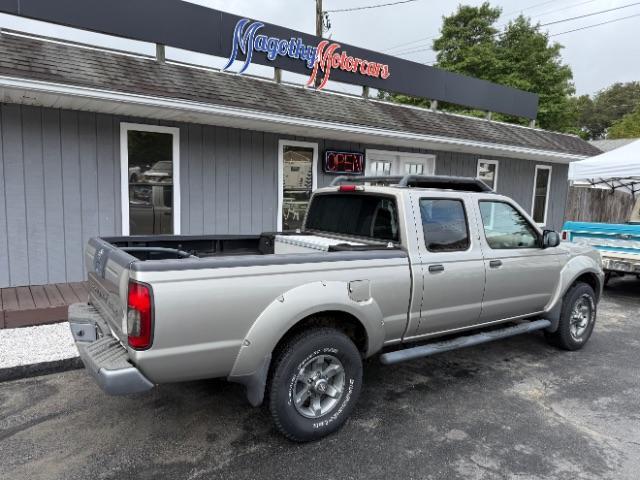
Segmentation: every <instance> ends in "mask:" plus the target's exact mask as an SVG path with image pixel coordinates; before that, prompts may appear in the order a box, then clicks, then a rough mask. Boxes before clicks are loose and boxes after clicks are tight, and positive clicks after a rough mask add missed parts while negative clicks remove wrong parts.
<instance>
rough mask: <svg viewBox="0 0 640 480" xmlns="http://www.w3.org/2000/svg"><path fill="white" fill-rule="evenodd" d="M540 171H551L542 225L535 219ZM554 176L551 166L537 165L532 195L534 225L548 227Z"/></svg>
mask: <svg viewBox="0 0 640 480" xmlns="http://www.w3.org/2000/svg"><path fill="white" fill-rule="evenodd" d="M538 170H549V179H548V181H547V192H546V195H545V199H544V218H543V219H542V223H538V222H536V219H535V217H534V208H535V201H536V188H538ZM552 174H553V168H552V167H551V165H536V168H535V171H534V173H533V193H532V195H531V218H532V219H533V221H534V223H535V224H536V225H538V226H546V225H547V219H548V217H549V197H550V196H551V176H552Z"/></svg>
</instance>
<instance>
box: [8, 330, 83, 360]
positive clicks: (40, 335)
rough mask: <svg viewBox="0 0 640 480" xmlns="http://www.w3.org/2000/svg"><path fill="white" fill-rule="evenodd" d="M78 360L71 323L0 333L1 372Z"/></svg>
mask: <svg viewBox="0 0 640 480" xmlns="http://www.w3.org/2000/svg"><path fill="white" fill-rule="evenodd" d="M77 356H78V349H77V348H76V346H75V344H74V342H73V336H72V335H71V330H69V323H68V322H64V323H56V324H53V325H40V326H37V327H26V328H11V329H2V330H0V369H7V368H13V367H22V366H25V365H32V364H39V363H46V362H55V361H60V360H66V359H70V358H74V357H77Z"/></svg>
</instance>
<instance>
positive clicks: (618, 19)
mask: <svg viewBox="0 0 640 480" xmlns="http://www.w3.org/2000/svg"><path fill="white" fill-rule="evenodd" d="M634 17H640V13H636V14H634V15H628V16H626V17H621V18H615V19H613V20H608V21H606V22H600V23H594V24H592V25H586V26H584V27H580V28H574V29H573V30H567V31H566V32H560V33H552V34H551V35H549V36H550V37H557V36H558V35H564V34H565V33H572V32H578V31H580V30H587V29H588V28H593V27H599V26H600V25H607V24H608V23H615V22H620V21H622V20H628V19H629V18H634Z"/></svg>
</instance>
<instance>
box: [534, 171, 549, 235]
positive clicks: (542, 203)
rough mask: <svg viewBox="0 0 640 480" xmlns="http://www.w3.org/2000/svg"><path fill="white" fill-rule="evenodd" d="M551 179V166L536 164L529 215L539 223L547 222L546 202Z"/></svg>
mask: <svg viewBox="0 0 640 480" xmlns="http://www.w3.org/2000/svg"><path fill="white" fill-rule="evenodd" d="M550 181H551V167H547V166H545V165H536V175H535V181H534V184H533V201H532V204H533V207H532V209H531V216H532V217H533V219H534V221H535V222H536V223H537V224H539V225H544V224H546V223H547V204H548V200H549V183H550Z"/></svg>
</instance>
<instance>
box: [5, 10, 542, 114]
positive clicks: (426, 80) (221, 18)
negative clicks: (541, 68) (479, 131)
mask: <svg viewBox="0 0 640 480" xmlns="http://www.w3.org/2000/svg"><path fill="white" fill-rule="evenodd" d="M310 8H311V7H310ZM0 12H2V13H8V14H11V15H20V16H23V17H26V18H32V19H35V20H40V21H44V22H51V23H57V24H60V25H67V26H70V27H74V28H81V29H85V30H90V31H94V32H100V33H106V34H108V35H115V36H119V37H124V38H131V39H134V40H140V41H143V42H152V43H155V44H159V45H166V46H169V47H175V48H179V49H183V50H188V51H192V52H198V53H204V54H207V55H213V56H216V57H222V58H225V59H227V60H228V61H227V65H226V69H227V70H229V71H236V70H237V71H239V72H240V73H242V72H244V71H246V69H247V68H248V66H249V65H251V64H252V63H255V64H259V65H267V66H271V67H274V68H279V69H282V70H286V71H290V72H294V73H299V74H302V75H308V76H309V77H308V82H307V83H308V85H309V86H310V87H311V86H315V87H316V88H324V87H325V86H326V84H327V82H328V81H329V80H332V81H337V82H343V83H350V84H354V85H359V86H363V87H369V88H375V89H381V90H386V91H388V92H395V93H401V94H404V95H411V96H415V97H422V98H426V99H430V100H440V101H444V102H450V103H455V104H458V105H463V106H466V107H470V108H476V109H479V110H487V111H491V112H497V113H504V114H507V115H515V116H519V117H525V118H530V119H531V118H536V115H537V112H538V95H536V94H535V93H531V92H525V91H523V90H518V89H517V88H513V87H507V86H505V85H498V84H496V83H492V82H488V81H486V80H481V79H479V78H472V77H467V76H465V75H460V74H458V73H453V72H447V71H445V70H441V69H439V68H436V67H432V66H429V65H424V64H422V63H417V62H412V61H410V60H405V59H403V58H398V57H393V56H391V55H386V54H384V53H380V52H375V51H373V50H368V49H366V48H361V47H356V46H353V45H346V44H344V43H342V42H338V41H334V40H328V39H325V38H320V37H317V36H315V35H309V34H308V33H304V32H300V31H297V30H293V29H290V28H287V27H282V26H280V25H274V24H270V23H266V22H260V21H258V20H254V19H248V18H243V17H239V16H237V15H233V14H230V13H227V12H222V11H220V10H214V9H212V8H207V7H204V6H202V5H196V4H194V3H190V2H184V1H180V0H109V1H108V2H106V1H104V0H56V1H51V0H0ZM388 28H393V26H391V25H390V26H388ZM234 62H240V63H239V64H238V65H239V66H237V67H236V66H235V64H234Z"/></svg>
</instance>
